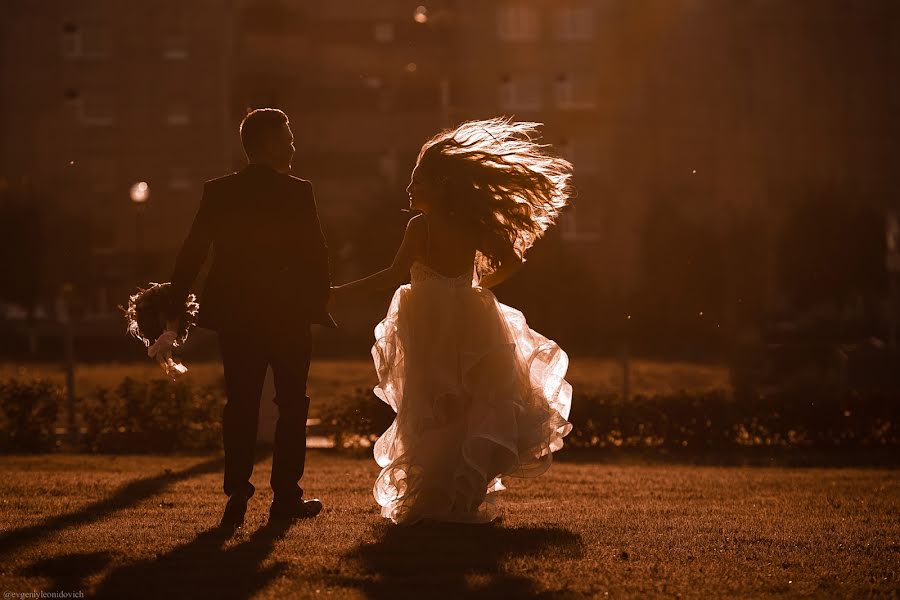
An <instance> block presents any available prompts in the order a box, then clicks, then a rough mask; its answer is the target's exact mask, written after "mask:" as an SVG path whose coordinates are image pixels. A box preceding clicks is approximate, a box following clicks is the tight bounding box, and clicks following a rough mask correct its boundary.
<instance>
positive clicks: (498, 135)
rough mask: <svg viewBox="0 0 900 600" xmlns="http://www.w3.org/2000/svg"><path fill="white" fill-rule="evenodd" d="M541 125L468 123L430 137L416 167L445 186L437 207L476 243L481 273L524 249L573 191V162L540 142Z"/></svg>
mask: <svg viewBox="0 0 900 600" xmlns="http://www.w3.org/2000/svg"><path fill="white" fill-rule="evenodd" d="M541 125H542V124H541V123H533V122H513V121H512V119H511V118H509V117H497V118H493V119H487V120H483V121H468V122H466V123H463V124H462V125H460V126H459V127H457V128H456V129H453V130H446V131H443V132H441V133H439V134H438V135H436V136H434V137H433V138H431V139H430V140H429V141H428V142H426V143H425V145H424V146H422V150H421V151H420V152H419V158H418V167H419V170H420V172H421V173H422V174H423V175H424V176H425V177H426V178H428V179H429V180H431V181H432V182H434V183H436V184H437V185H438V186H440V187H442V188H443V190H444V193H443V194H442V196H443V201H442V205H441V206H440V207H438V208H439V209H441V210H443V211H445V212H446V213H447V214H449V215H451V216H452V217H453V219H454V220H455V221H456V222H457V223H459V224H460V225H462V226H464V227H466V228H467V229H469V230H470V231H471V232H472V233H474V234H475V236H476V238H477V240H478V244H479V245H478V255H477V258H476V268H477V269H478V272H479V273H480V274H485V273H488V272H490V271H494V270H496V269H497V268H498V267H499V266H500V265H501V264H503V263H504V262H506V261H508V260H512V259H513V258H514V256H515V257H518V259H519V260H524V257H525V252H526V251H527V250H528V249H529V248H530V247H531V245H532V244H534V242H535V241H536V240H537V239H538V238H540V237H541V236H542V235H543V234H544V232H545V231H547V229H548V228H549V227H550V226H551V225H552V224H553V223H554V222H556V219H557V218H558V217H559V214H560V211H561V210H562V208H563V207H565V206H566V204H567V203H568V199H569V198H570V197H571V196H572V195H573V188H572V186H571V178H572V164H571V163H569V162H568V161H566V160H563V159H562V158H559V157H556V156H553V155H551V154H550V153H548V152H547V151H546V149H547V148H548V147H549V146H548V145H547V144H539V143H537V141H536V140H538V139H539V137H540V136H539V134H538V128H539V127H541Z"/></svg>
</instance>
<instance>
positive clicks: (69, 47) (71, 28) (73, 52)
mask: <svg viewBox="0 0 900 600" xmlns="http://www.w3.org/2000/svg"><path fill="white" fill-rule="evenodd" d="M61 49H62V55H63V58H68V59H75V58H81V57H82V55H83V54H84V46H83V44H82V39H81V30H80V29H79V28H78V26H77V25H75V24H74V23H66V24H65V25H63V30H62V48H61Z"/></svg>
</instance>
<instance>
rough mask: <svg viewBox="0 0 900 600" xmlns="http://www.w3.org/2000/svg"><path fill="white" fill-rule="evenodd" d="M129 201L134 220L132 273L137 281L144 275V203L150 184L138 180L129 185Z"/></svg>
mask: <svg viewBox="0 0 900 600" xmlns="http://www.w3.org/2000/svg"><path fill="white" fill-rule="evenodd" d="M130 196H131V203H132V204H134V208H135V220H134V225H135V228H134V274H135V276H136V277H137V279H138V281H140V280H141V278H142V277H143V275H144V264H143V259H144V219H143V213H144V205H145V204H146V203H147V200H149V199H150V186H149V185H148V184H147V182H146V181H138V182H137V183H135V184H134V185H132V186H131V190H130Z"/></svg>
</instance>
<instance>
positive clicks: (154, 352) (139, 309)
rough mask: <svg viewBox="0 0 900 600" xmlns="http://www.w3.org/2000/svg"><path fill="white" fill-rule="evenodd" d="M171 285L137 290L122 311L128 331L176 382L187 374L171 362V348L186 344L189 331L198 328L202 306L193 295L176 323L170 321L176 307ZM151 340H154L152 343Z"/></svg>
mask: <svg viewBox="0 0 900 600" xmlns="http://www.w3.org/2000/svg"><path fill="white" fill-rule="evenodd" d="M171 288H172V286H171V284H170V283H153V282H151V283H150V285H149V287H147V288H141V287H139V288H138V291H137V293H136V294H132V295H131V296H129V297H128V307H127V308H122V307H121V306H120V307H119V308H122V311H123V312H124V313H125V321H126V322H127V329H126V331H127V332H128V333H129V334H130V335H132V336H134V337H136V338H137V339H139V340H141V341H142V342H143V343H144V346H146V347H147V355H148V356H149V357H150V358H153V359H156V361H157V362H159V364H160V366H162V368H163V370H164V371H165V372H166V375H168V376H169V377H172V378H173V379H174V378H176V377H178V376H179V375H183V374H184V373H187V367H185V366H184V365H183V364H181V363H180V362H177V361H175V360H174V359H173V358H172V348H176V347H178V346H180V345H182V344H184V342H185V341H186V340H187V337H188V332H189V331H190V328H191V327H193V326H194V325H196V324H197V323H196V317H197V311H198V310H199V309H200V305H199V304H197V302H196V296H194V294H188V296H187V298H185V300H184V304H183V307H184V308H183V310H182V311H181V313H180V314H179V315H178V317H177V321H169V320H168V319H167V317H166V315H167V314H168V313H169V312H170V310H171V309H170V307H171V306H173V305H177V303H176V302H173V300H172V298H171ZM151 340H155V341H153V342H151Z"/></svg>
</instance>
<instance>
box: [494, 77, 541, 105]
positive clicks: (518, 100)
mask: <svg viewBox="0 0 900 600" xmlns="http://www.w3.org/2000/svg"><path fill="white" fill-rule="evenodd" d="M540 107H541V83H540V80H539V79H538V78H537V77H533V76H522V77H514V76H511V75H504V76H503V77H501V78H500V108H502V109H505V110H538V109H540Z"/></svg>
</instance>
